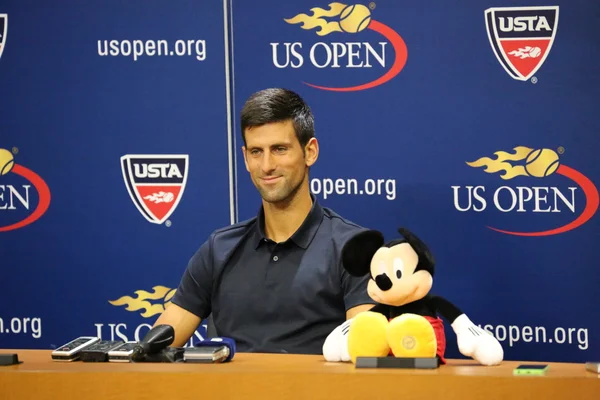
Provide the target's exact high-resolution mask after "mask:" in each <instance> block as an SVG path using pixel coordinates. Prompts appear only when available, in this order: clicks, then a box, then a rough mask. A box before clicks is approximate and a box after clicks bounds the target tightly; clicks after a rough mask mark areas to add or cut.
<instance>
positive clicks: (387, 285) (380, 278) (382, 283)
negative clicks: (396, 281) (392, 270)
mask: <svg viewBox="0 0 600 400" xmlns="http://www.w3.org/2000/svg"><path fill="white" fill-rule="evenodd" d="M375 283H376V284H377V286H378V287H379V289H381V290H383V291H386V290H390V289H391V288H392V280H391V279H390V278H388V276H387V275H386V274H381V275H377V276H376V277H375Z"/></svg>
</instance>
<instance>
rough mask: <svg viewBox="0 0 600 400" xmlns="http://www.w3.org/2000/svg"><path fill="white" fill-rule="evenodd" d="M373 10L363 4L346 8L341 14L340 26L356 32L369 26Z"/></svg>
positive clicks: (346, 30)
mask: <svg viewBox="0 0 600 400" xmlns="http://www.w3.org/2000/svg"><path fill="white" fill-rule="evenodd" d="M370 22H371V11H370V10H369V8H368V7H366V6H363V5H362V4H356V5H353V6H348V7H346V8H344V9H343V10H342V12H341V14H340V27H341V28H342V30H343V31H344V32H348V33H356V32H360V31H362V30H363V29H365V28H366V27H367V26H369V23H370Z"/></svg>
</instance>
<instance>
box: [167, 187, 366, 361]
mask: <svg viewBox="0 0 600 400" xmlns="http://www.w3.org/2000/svg"><path fill="white" fill-rule="evenodd" d="M311 198H312V200H313V205H312V208H311V210H310V213H309V214H308V216H307V217H306V219H305V221H304V222H303V224H302V225H301V226H300V228H299V229H298V230H297V231H296V232H295V233H294V235H292V237H290V238H289V239H288V240H286V241H285V242H281V243H275V242H273V241H272V240H270V239H267V238H266V236H265V233H264V232H265V231H264V210H263V209H262V207H261V209H260V212H259V214H258V216H257V217H254V218H252V219H249V220H247V221H243V222H240V223H238V224H235V225H230V226H228V227H225V228H222V229H219V230H216V231H214V232H213V233H212V234H211V235H210V237H209V238H208V240H207V241H206V242H205V243H203V244H202V246H201V247H200V249H199V250H198V251H197V252H196V253H195V254H194V256H193V257H192V258H191V260H190V262H189V264H188V266H187V269H186V270H185V273H184V275H183V278H182V280H181V283H180V285H179V287H178V289H177V291H176V293H175V295H174V296H173V299H172V302H173V303H175V304H177V305H178V306H180V307H182V308H184V309H186V310H187V311H189V312H191V313H193V314H195V315H197V316H198V317H200V318H202V319H205V318H206V317H208V315H209V314H211V313H212V317H213V322H214V325H215V328H216V331H217V333H218V335H219V336H226V337H231V338H233V339H234V340H235V341H236V344H237V350H238V351H240V352H262V353H296V354H321V353H322V346H323V343H324V341H325V339H326V337H327V335H328V334H329V333H330V332H331V331H332V330H333V329H334V328H335V327H336V326H338V325H339V324H341V323H343V322H344V321H345V320H346V310H348V309H350V308H352V307H355V306H357V305H361V304H375V302H374V301H373V300H372V299H371V298H370V297H369V296H368V294H367V282H368V276H365V277H362V278H355V277H352V276H350V275H349V274H348V273H347V272H346V271H345V270H344V268H343V266H342V265H341V251H342V247H343V245H344V243H345V242H346V241H347V240H348V239H349V238H350V237H351V236H353V235H354V234H356V233H357V232H360V231H362V230H364V229H365V228H362V227H360V226H358V225H356V224H354V223H352V222H350V221H348V220H347V219H344V218H342V217H341V216H340V215H338V214H336V213H335V212H334V211H332V210H330V209H328V208H326V207H321V206H320V205H319V203H318V202H317V199H316V198H315V197H314V196H312V195H311Z"/></svg>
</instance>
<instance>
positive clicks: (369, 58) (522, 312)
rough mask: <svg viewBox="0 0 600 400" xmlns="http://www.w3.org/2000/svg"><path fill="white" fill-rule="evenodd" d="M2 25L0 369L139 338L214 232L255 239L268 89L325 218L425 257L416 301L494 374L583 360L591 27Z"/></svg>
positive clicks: (594, 52) (453, 10)
mask: <svg viewBox="0 0 600 400" xmlns="http://www.w3.org/2000/svg"><path fill="white" fill-rule="evenodd" d="M421 3H423V4H421ZM0 7H1V8H0V14H3V15H2V16H0V34H1V35H2V37H1V38H0V46H1V47H0V93H1V94H2V95H1V96H0V148H1V149H3V150H0V164H1V165H0V168H1V173H2V175H1V176H0V263H1V266H2V268H1V269H0V274H1V275H0V278H1V281H0V282H1V285H2V291H1V292H0V304H2V306H0V347H4V348H24V347H26V348H53V347H54V346H57V345H60V344H62V343H64V342H65V341H67V340H69V339H70V338H72V337H75V336H79V335H84V334H85V335H100V336H102V337H103V338H107V339H112V338H117V339H118V338H120V339H127V340H138V339H139V338H140V337H142V336H143V335H144V334H145V332H147V330H148V329H149V327H150V326H151V324H152V323H153V322H154V321H155V320H156V318H157V317H158V315H159V314H160V313H161V312H162V311H163V310H164V306H165V304H167V303H168V302H169V301H170V299H171V297H172V295H173V293H174V290H175V289H176V287H177V284H178V283H179V279H180V277H181V274H182V273H183V271H184V269H185V267H186V265H187V262H188V260H189V258H190V257H191V256H192V254H193V253H194V252H195V251H196V249H197V248H198V247H199V246H200V244H201V243H202V242H203V241H204V240H206V238H207V236H208V235H209V234H210V232H212V231H213V230H214V229H217V228H219V227H221V226H226V225H228V224H230V223H234V222H237V221H241V220H245V219H247V218H251V217H253V216H254V215H256V212H257V210H258V208H259V206H260V198H259V196H258V194H257V192H256V190H255V188H254V187H253V185H252V183H251V181H250V179H249V176H248V174H247V172H246V170H245V167H244V162H243V157H242V153H241V150H240V148H241V146H242V141H241V133H240V130H239V112H240V110H241V107H242V105H243V103H244V101H245V100H246V99H247V97H248V96H249V95H250V94H252V93H253V92H255V91H258V90H261V89H263V88H266V87H287V88H290V89H292V90H295V91H297V92H298V93H300V94H301V95H302V96H303V97H304V98H305V100H306V101H307V102H308V103H309V104H310V106H311V108H312V110H313V112H314V114H315V118H316V135H317V138H318V140H319V144H320V158H319V159H318V161H317V164H316V165H315V166H314V167H313V168H312V169H311V182H310V183H311V191H312V192H313V193H314V194H315V195H316V196H317V198H318V200H319V201H320V202H321V203H322V204H323V205H325V206H327V207H331V208H333V209H334V210H335V211H337V212H338V213H340V214H341V215H343V216H344V217H346V218H348V219H350V220H352V221H354V222H356V223H359V224H361V225H363V226H367V227H370V228H374V229H378V230H381V231H382V232H383V233H384V235H385V236H386V238H387V239H393V238H395V237H396V235H397V232H396V230H397V228H398V227H400V226H402V227H406V228H408V229H410V230H412V231H413V232H415V233H416V234H417V235H418V236H420V237H421V238H422V239H423V240H424V241H426V242H427V243H428V244H429V246H430V247H431V249H432V251H433V253H434V255H435V257H436V261H437V265H436V273H435V276H434V285H433V289H432V292H433V293H435V294H438V295H442V296H444V297H446V298H448V299H449V300H451V301H452V302H454V303H455V304H456V305H457V306H459V307H460V308H461V309H463V311H465V312H466V313H467V314H468V315H469V316H470V318H471V319H472V320H473V321H474V322H475V323H476V324H480V325H481V326H482V327H483V328H485V329H486V330H488V331H490V332H492V334H494V335H495V336H496V337H497V338H498V339H499V340H500V341H501V343H502V344H503V347H504V349H505V358H506V359H512V360H540V361H575V362H583V361H587V360H592V359H597V358H598V357H600V339H599V332H600V311H598V307H597V306H596V303H597V302H596V298H595V297H596V296H595V295H596V291H597V288H598V285H599V284H600V273H599V272H598V267H597V265H596V263H597V254H598V253H597V244H596V241H595V238H596V237H597V236H598V234H599V233H600V226H599V224H598V215H597V208H598V186H597V185H598V184H599V173H600V167H599V166H598V165H597V151H598V148H599V145H600V143H599V139H598V135H597V132H598V131H599V128H600V122H599V120H598V118H597V111H596V110H597V108H598V100H597V93H598V92H599V90H600V74H599V72H600V70H599V67H598V65H600V53H599V46H598V44H599V43H598V38H600V28H599V26H600V25H598V23H597V22H598V19H599V18H600V5H599V4H596V3H595V2H589V1H581V0H579V1H555V2H540V1H529V2H518V1H506V0H498V1H496V2H490V1H483V2H482V1H474V0H470V1H462V2H454V3H450V4H449V2H443V1H435V2H402V1H392V0H378V1H376V2H370V3H369V2H356V3H354V2H352V3H337V2H318V1H314V0H299V1H295V2H283V1H278V2H275V1H267V0H256V1H253V2H248V1H238V0H233V1H231V2H227V1H225V2H223V3H220V2H208V1H203V2H191V1H175V2H171V3H169V4H168V5H166V4H164V3H163V2H157V1H143V2H142V1H130V2H126V3H123V2H117V1H114V0H112V1H102V2H100V1H93V2H92V1H90V2H86V4H80V3H79V2H63V3H61V5H60V6H59V5H53V6H50V5H48V4H46V3H45V2H35V1H31V2H17V1H9V2H8V3H6V2H4V3H3V5H2V6H0ZM446 329H447V337H448V351H447V356H448V357H461V356H460V354H459V353H458V350H457V346H456V341H455V336H454V333H453V332H452V330H451V328H450V326H449V325H448V324H447V323H446ZM205 334H206V333H205V326H202V327H201V328H200V329H199V330H198V332H197V333H196V335H195V336H194V338H193V339H192V341H195V340H199V339H200V338H202V337H203V336H204V335H205Z"/></svg>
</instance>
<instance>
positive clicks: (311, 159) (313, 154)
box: [304, 137, 319, 167]
mask: <svg viewBox="0 0 600 400" xmlns="http://www.w3.org/2000/svg"><path fill="white" fill-rule="evenodd" d="M304 158H305V159H306V166H307V167H311V166H312V165H313V164H314V163H315V162H317V158H319V142H318V141H317V138H314V137H313V138H310V140H309V141H308V143H306V146H304Z"/></svg>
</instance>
